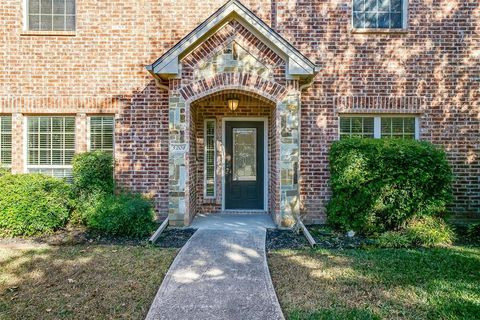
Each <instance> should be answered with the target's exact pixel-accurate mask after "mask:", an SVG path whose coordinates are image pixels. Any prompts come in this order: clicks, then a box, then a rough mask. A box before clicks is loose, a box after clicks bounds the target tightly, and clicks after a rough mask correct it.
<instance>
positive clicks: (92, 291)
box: [0, 243, 177, 320]
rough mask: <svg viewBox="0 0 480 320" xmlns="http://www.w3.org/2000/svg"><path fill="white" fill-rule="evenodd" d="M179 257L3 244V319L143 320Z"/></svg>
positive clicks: (170, 252)
mask: <svg viewBox="0 0 480 320" xmlns="http://www.w3.org/2000/svg"><path fill="white" fill-rule="evenodd" d="M176 253H177V250H174V249H162V248H158V247H150V246H128V245H85V244H83V245H75V246H46V245H43V246H40V245H35V244H33V245H32V244H31V245H20V246H18V245H12V244H10V245H9V244H1V243H0V319H2V320H4V319H5V320H6V319H65V318H67V319H143V318H145V316H146V313H147V312H148V308H149V307H150V304H151V302H152V301H153V298H154V296H155V293H156V292H157V290H158V288H159V286H160V283H161V282H162V279H163V277H164V275H165V272H166V270H167V269H168V267H169V266H170V264H171V262H172V261H173V258H174V257H175V255H176Z"/></svg>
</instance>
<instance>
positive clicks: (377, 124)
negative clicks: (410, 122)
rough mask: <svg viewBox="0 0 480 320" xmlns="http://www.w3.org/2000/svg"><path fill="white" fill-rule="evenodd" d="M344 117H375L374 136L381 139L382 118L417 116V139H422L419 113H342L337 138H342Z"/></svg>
mask: <svg viewBox="0 0 480 320" xmlns="http://www.w3.org/2000/svg"><path fill="white" fill-rule="evenodd" d="M342 117H369V118H373V138H374V139H381V138H382V118H412V117H413V118H415V140H420V116H419V115H418V114H408V113H405V114H398V113H397V114H389V113H385V114H368V113H367V114H365V113H358V114H357V113H342V114H339V116H338V126H337V129H338V135H337V138H338V140H340V118H342Z"/></svg>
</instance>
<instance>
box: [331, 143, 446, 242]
mask: <svg viewBox="0 0 480 320" xmlns="http://www.w3.org/2000/svg"><path fill="white" fill-rule="evenodd" d="M329 160H330V173H331V188H332V198H331V200H330V201H329V203H328V205H327V216H328V222H329V223H330V224H333V225H334V226H337V227H340V228H341V229H344V230H350V229H352V230H355V231H359V232H361V233H364V234H376V233H382V232H385V231H389V230H397V229H399V228H402V227H404V226H405V225H406V223H407V222H408V221H410V220H411V219H412V218H414V217H424V216H442V215H444V214H446V212H447V206H448V205H449V203H450V201H451V199H452V191H451V181H452V173H451V168H450V166H449V164H448V162H447V159H446V155H445V152H444V151H443V150H441V149H439V148H437V147H435V146H434V145H432V144H431V143H428V142H419V141H414V140H401V139H355V138H354V139H345V140H340V141H337V142H335V143H333V145H332V147H331V149H330V154H329Z"/></svg>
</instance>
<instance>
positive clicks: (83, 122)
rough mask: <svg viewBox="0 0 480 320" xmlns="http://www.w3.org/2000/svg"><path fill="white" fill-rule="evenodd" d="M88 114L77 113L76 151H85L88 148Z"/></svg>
mask: <svg viewBox="0 0 480 320" xmlns="http://www.w3.org/2000/svg"><path fill="white" fill-rule="evenodd" d="M87 120H88V119H87V114H85V113H77V116H76V117H75V151H76V152H77V153H80V152H85V151H87V149H88V132H87V129H88V128H87V127H88V126H87Z"/></svg>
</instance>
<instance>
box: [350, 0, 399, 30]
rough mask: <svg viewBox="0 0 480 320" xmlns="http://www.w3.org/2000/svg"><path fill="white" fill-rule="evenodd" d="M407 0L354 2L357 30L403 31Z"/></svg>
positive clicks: (354, 23) (354, 0)
mask: <svg viewBox="0 0 480 320" xmlns="http://www.w3.org/2000/svg"><path fill="white" fill-rule="evenodd" d="M405 1H407V0H353V16H352V23H353V27H354V28H355V29H402V28H404V25H405V24H404V20H405V16H406V15H405V3H404V2H405Z"/></svg>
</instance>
